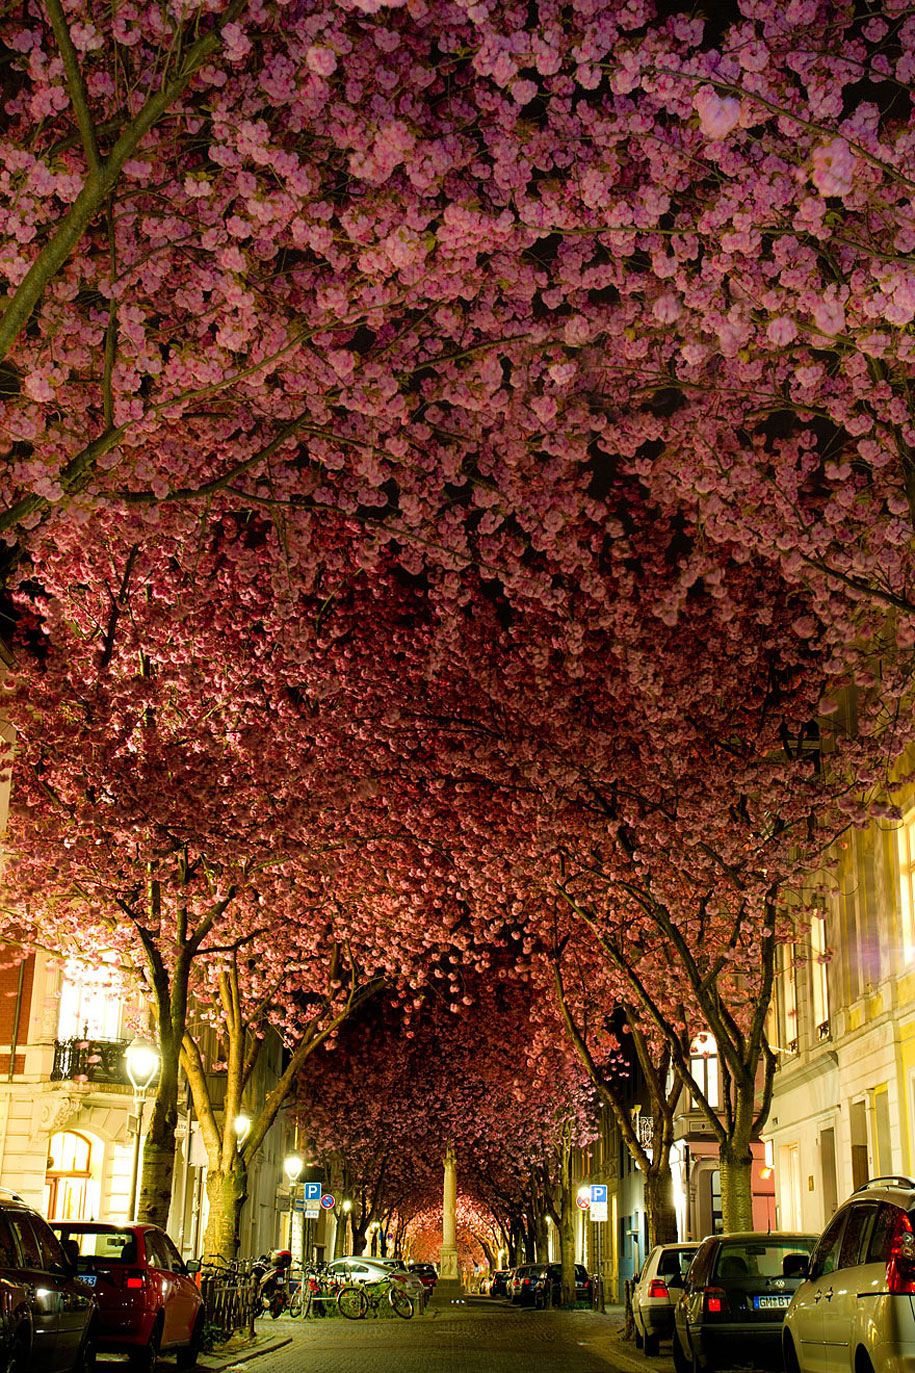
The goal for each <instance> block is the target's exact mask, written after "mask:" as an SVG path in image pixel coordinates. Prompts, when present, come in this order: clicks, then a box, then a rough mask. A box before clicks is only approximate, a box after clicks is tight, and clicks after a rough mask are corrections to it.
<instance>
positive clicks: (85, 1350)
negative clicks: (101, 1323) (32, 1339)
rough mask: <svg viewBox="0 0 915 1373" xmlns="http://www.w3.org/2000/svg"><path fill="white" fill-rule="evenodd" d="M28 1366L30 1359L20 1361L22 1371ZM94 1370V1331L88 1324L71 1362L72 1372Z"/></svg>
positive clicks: (84, 1372)
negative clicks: (73, 1360) (74, 1358)
mask: <svg viewBox="0 0 915 1373" xmlns="http://www.w3.org/2000/svg"><path fill="white" fill-rule="evenodd" d="M14 1360H15V1356H14ZM12 1367H13V1368H15V1367H16V1364H15V1361H14V1362H13V1364H12ZM29 1367H30V1361H29V1360H28V1359H24V1360H23V1363H22V1368H23V1373H27V1370H28V1369H29ZM94 1370H95V1331H94V1330H93V1329H92V1327H91V1326H90V1327H89V1329H88V1330H87V1331H86V1334H85V1336H84V1338H83V1342H82V1344H81V1345H80V1347H79V1353H78V1354H77V1356H76V1360H75V1362H74V1364H73V1373H94Z"/></svg>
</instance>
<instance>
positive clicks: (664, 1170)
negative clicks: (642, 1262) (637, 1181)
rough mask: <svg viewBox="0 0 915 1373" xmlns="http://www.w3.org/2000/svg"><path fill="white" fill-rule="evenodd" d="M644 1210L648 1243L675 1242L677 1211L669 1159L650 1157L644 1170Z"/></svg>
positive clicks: (650, 1244)
mask: <svg viewBox="0 0 915 1373" xmlns="http://www.w3.org/2000/svg"><path fill="white" fill-rule="evenodd" d="M645 1212H646V1214H647V1217H648V1245H649V1248H653V1247H654V1246H655V1245H656V1244H675V1243H676V1242H677V1239H678V1236H677V1212H676V1210H675V1208H674V1188H673V1178H672V1177H671V1172H670V1160H669V1158H664V1159H657V1160H654V1159H652V1161H651V1164H650V1166H649V1167H648V1169H647V1170H646V1172H645Z"/></svg>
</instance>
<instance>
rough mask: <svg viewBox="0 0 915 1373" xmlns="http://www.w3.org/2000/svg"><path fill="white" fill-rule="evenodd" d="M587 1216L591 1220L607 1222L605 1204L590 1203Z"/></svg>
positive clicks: (600, 1202) (603, 1202) (599, 1202)
mask: <svg viewBox="0 0 915 1373" xmlns="http://www.w3.org/2000/svg"><path fill="white" fill-rule="evenodd" d="M588 1216H589V1217H590V1219H591V1220H607V1219H608V1216H607V1203H606V1202H605V1201H592V1203H591V1209H590V1211H589V1212H588Z"/></svg>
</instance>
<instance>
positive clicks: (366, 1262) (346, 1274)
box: [327, 1254, 426, 1307]
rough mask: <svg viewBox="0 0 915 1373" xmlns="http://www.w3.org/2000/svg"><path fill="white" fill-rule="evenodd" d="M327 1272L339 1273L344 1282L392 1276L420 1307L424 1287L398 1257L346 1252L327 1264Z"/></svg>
mask: <svg viewBox="0 0 915 1373" xmlns="http://www.w3.org/2000/svg"><path fill="white" fill-rule="evenodd" d="M327 1267H328V1272H330V1273H336V1274H339V1275H340V1277H342V1278H343V1279H344V1280H345V1281H346V1282H383V1281H384V1280H385V1278H394V1279H396V1281H397V1282H399V1283H400V1284H401V1285H402V1286H403V1289H404V1291H405V1292H406V1293H407V1295H408V1296H410V1297H412V1298H413V1300H414V1301H415V1302H416V1303H417V1304H418V1305H419V1306H420V1307H422V1305H423V1303H424V1302H425V1300H426V1289H425V1287H424V1286H423V1284H422V1283H421V1282H420V1280H419V1278H418V1277H417V1276H416V1274H415V1273H410V1272H408V1271H407V1269H406V1268H404V1266H403V1263H402V1261H401V1260H400V1259H376V1258H366V1257H364V1256H363V1255H362V1254H347V1255H345V1256H344V1257H343V1258H342V1259H334V1261H333V1263H330V1264H328V1265H327Z"/></svg>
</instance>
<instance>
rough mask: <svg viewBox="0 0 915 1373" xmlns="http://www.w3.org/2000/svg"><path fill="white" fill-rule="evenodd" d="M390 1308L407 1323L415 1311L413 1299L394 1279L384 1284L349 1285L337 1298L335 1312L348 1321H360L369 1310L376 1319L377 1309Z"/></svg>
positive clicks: (386, 1280) (387, 1280)
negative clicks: (385, 1306)
mask: <svg viewBox="0 0 915 1373" xmlns="http://www.w3.org/2000/svg"><path fill="white" fill-rule="evenodd" d="M384 1305H387V1306H390V1307H391V1309H392V1310H393V1311H394V1313H395V1314H396V1315H398V1316H400V1317H402V1319H403V1320H405V1321H408V1320H410V1319H411V1317H412V1316H413V1314H414V1311H415V1310H416V1308H415V1306H414V1304H413V1298H412V1297H411V1296H410V1295H409V1293H407V1292H405V1291H404V1290H403V1288H402V1287H401V1285H400V1283H399V1282H397V1281H396V1279H385V1281H384V1282H365V1283H351V1284H350V1285H348V1286H347V1287H344V1288H343V1289H342V1290H341V1291H340V1293H339V1295H338V1297H337V1310H338V1311H339V1312H340V1315H341V1316H345V1317H346V1319H347V1320H349V1321H361V1320H363V1319H364V1317H365V1316H366V1315H368V1312H369V1310H371V1312H372V1315H373V1316H375V1317H376V1318H377V1316H378V1311H379V1307H381V1306H384Z"/></svg>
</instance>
